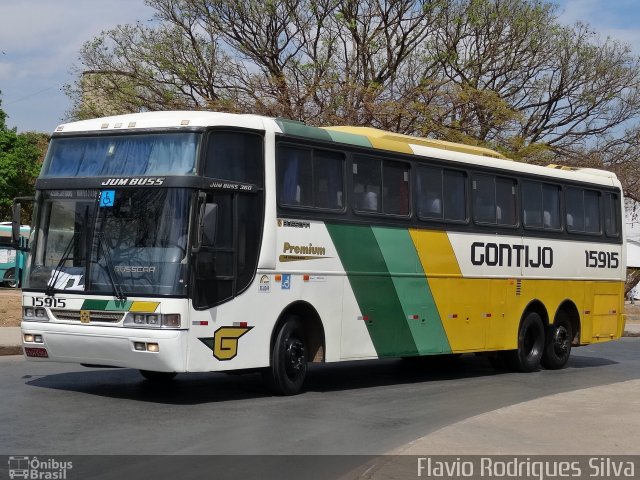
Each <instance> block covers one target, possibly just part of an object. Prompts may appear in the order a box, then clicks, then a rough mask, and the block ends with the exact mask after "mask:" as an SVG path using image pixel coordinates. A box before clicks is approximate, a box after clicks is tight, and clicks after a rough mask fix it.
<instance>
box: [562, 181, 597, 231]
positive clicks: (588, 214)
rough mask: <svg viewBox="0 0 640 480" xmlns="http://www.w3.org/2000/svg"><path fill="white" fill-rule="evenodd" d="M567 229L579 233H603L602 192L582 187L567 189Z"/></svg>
mask: <svg viewBox="0 0 640 480" xmlns="http://www.w3.org/2000/svg"><path fill="white" fill-rule="evenodd" d="M565 202H566V205H567V230H569V231H570V232H577V233H593V234H599V233H601V228H600V192H597V191H595V190H585V189H582V188H567V189H566V190H565Z"/></svg>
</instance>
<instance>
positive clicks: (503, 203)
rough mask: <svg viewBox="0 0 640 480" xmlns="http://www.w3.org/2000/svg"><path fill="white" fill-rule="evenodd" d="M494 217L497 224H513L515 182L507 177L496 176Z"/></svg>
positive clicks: (514, 217)
mask: <svg viewBox="0 0 640 480" xmlns="http://www.w3.org/2000/svg"><path fill="white" fill-rule="evenodd" d="M496 219H497V222H498V225H510V226H513V225H515V224H516V223H517V222H516V182H515V180H511V179H509V178H496Z"/></svg>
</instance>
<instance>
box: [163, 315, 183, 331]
mask: <svg viewBox="0 0 640 480" xmlns="http://www.w3.org/2000/svg"><path fill="white" fill-rule="evenodd" d="M162 326H163V327H169V328H180V315H179V314H177V313H169V314H167V315H162Z"/></svg>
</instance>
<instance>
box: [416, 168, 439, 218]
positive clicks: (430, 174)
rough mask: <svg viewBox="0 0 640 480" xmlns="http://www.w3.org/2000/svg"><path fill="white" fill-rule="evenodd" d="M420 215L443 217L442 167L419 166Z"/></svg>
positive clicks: (424, 216)
mask: <svg viewBox="0 0 640 480" xmlns="http://www.w3.org/2000/svg"><path fill="white" fill-rule="evenodd" d="M417 175H418V182H417V183H418V216H419V217H420V218H433V219H440V220H441V219H442V218H443V205H442V203H443V202H442V169H440V168H433V167H418V169H417Z"/></svg>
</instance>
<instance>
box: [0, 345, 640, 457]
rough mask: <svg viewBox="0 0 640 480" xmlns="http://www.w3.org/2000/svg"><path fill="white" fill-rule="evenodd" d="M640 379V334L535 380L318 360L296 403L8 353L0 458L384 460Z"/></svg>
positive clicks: (584, 353) (211, 380) (211, 382)
mask: <svg viewBox="0 0 640 480" xmlns="http://www.w3.org/2000/svg"><path fill="white" fill-rule="evenodd" d="M638 378H640V338H624V339H621V340H620V341H616V342H611V343H606V344H601V345H595V346H588V347H581V348H579V349H574V351H573V353H572V358H571V360H570V363H569V366H568V367H567V368H566V369H564V370H560V371H546V370H542V371H539V372H536V373H530V374H517V373H504V372H497V371H495V370H493V369H492V368H491V367H490V366H489V364H488V362H487V361H486V360H485V359H484V358H481V357H477V356H473V355H470V356H464V357H462V358H461V359H460V362H459V364H458V365H456V366H454V368H448V369H444V370H442V369H434V368H432V367H428V366H427V367H425V366H418V367H416V366H412V365H407V362H404V361H401V360H379V361H366V362H348V363H342V364H329V365H314V366H313V367H312V369H311V372H310V377H309V382H308V388H307V391H306V392H305V393H303V394H301V395H298V396H295V397H275V396H271V395H269V394H267V393H266V391H265V390H264V388H263V386H262V384H261V382H260V379H259V377H258V376H257V375H245V376H231V375H224V374H182V375H178V377H176V379H175V381H174V382H173V383H172V384H170V386H155V385H152V384H150V383H149V382H147V381H146V380H143V379H142V377H141V376H140V375H139V374H138V372H137V371H133V370H127V369H92V368H84V367H80V366H75V365H68V364H52V363H51V364H49V363H29V362H26V361H24V360H23V359H22V358H21V357H2V358H0V385H2V396H1V401H0V429H1V433H0V455H1V454H5V455H15V454H20V455H30V454H41V453H42V452H46V453H47V454H50V455H55V454H57V455H70V454H74V455H79V454H128V455H131V454H144V455H155V454H160V455H164V454H183V455H192V454H215V455H227V454H255V455H273V454H311V455H316V454H335V455H378V454H383V453H385V452H389V451H391V450H393V449H396V448H398V447H400V446H402V445H404V444H405V443H407V442H410V441H412V440H414V439H416V438H418V437H421V436H423V435H426V434H428V433H430V432H432V431H434V430H436V429H439V428H441V427H444V426H447V425H450V424H452V423H455V422H458V421H460V420H463V419H465V418H468V417H471V416H474V415H478V414H480V413H483V412H487V411H491V410H494V409H496V408H500V407H504V406H508V405H512V404H515V403H519V402H523V401H527V400H532V399H535V398H539V397H542V396H545V395H550V394H554V393H560V392H565V391H573V390H577V389H582V388H586V387H592V386H599V385H606V384H612V383H616V382H621V381H625V380H631V379H638ZM452 453H455V452H452ZM347 466H348V465H347ZM345 468H346V467H345Z"/></svg>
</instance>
